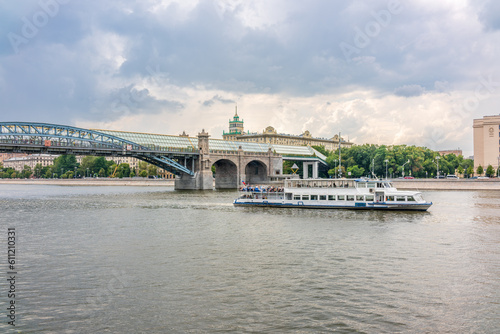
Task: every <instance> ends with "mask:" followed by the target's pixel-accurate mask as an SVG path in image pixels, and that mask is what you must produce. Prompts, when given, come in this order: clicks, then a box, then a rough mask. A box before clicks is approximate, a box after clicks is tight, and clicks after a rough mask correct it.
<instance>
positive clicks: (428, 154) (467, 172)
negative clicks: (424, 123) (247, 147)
mask: <svg viewBox="0 0 500 334" xmlns="http://www.w3.org/2000/svg"><path fill="white" fill-rule="evenodd" d="M313 148H314V149H316V150H317V151H319V152H320V153H322V154H323V155H325V156H326V157H327V158H326V163H327V164H328V167H327V168H326V169H323V170H322V171H321V170H320V177H340V176H342V177H361V176H368V177H373V176H377V177H381V178H385V177H386V175H387V177H389V178H397V177H403V176H412V177H417V178H425V177H429V178H430V177H435V176H436V175H437V172H438V168H439V175H448V174H459V175H461V176H463V177H471V176H473V175H474V161H473V160H472V159H465V158H464V157H463V156H462V155H459V156H456V155H455V154H447V155H443V156H441V155H440V154H439V153H438V152H436V151H433V150H430V149H428V148H426V147H418V146H407V145H392V146H386V145H380V146H379V145H373V144H364V145H353V146H351V147H350V148H342V150H341V151H340V157H341V161H340V164H339V150H338V149H337V150H334V151H328V150H326V149H325V148H324V147H323V146H313ZM293 163H294V162H293V161H287V162H286V163H285V164H284V170H283V173H285V174H290V173H292V170H291V166H292V165H293ZM296 164H297V166H298V167H299V171H298V172H297V173H298V174H300V175H302V173H303V171H302V163H299V162H296ZM339 166H340V167H339ZM490 167H491V166H489V167H488V168H487V171H486V174H487V175H490V176H492V175H494V174H495V170H494V169H493V167H491V168H490ZM476 173H477V174H478V175H482V174H483V170H482V167H481V168H478V170H477V171H476Z"/></svg>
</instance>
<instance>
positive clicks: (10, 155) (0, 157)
mask: <svg viewBox="0 0 500 334" xmlns="http://www.w3.org/2000/svg"><path fill="white" fill-rule="evenodd" d="M25 156H27V154H24V153H0V162H3V161H5V160H8V159H10V158H20V157H25Z"/></svg>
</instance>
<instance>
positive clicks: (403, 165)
mask: <svg viewBox="0 0 500 334" xmlns="http://www.w3.org/2000/svg"><path fill="white" fill-rule="evenodd" d="M409 162H410V159H408V161H407V162H405V163H404V164H403V178H404V177H405V165H406V164H407V163H409Z"/></svg>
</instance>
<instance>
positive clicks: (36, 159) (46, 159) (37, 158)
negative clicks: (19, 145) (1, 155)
mask: <svg viewBox="0 0 500 334" xmlns="http://www.w3.org/2000/svg"><path fill="white" fill-rule="evenodd" d="M57 157H58V155H51V154H30V155H26V156H24V157H13V158H10V159H7V160H4V161H3V166H4V167H5V168H9V167H10V168H13V169H15V170H16V171H22V170H23V169H24V166H29V167H30V168H31V169H34V168H35V166H36V165H37V164H41V165H42V167H45V166H50V165H52V164H54V159H55V158H57Z"/></svg>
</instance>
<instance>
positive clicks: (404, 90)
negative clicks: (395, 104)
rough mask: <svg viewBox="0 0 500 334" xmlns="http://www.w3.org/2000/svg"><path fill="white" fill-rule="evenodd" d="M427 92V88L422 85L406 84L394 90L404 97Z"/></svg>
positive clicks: (396, 93)
mask: <svg viewBox="0 0 500 334" xmlns="http://www.w3.org/2000/svg"><path fill="white" fill-rule="evenodd" d="M424 92H425V88H424V87H422V86H420V85H404V86H401V87H398V88H396V89H395V90H394V94H395V95H397V96H403V97H412V96H420V95H422V94H423V93H424Z"/></svg>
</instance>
